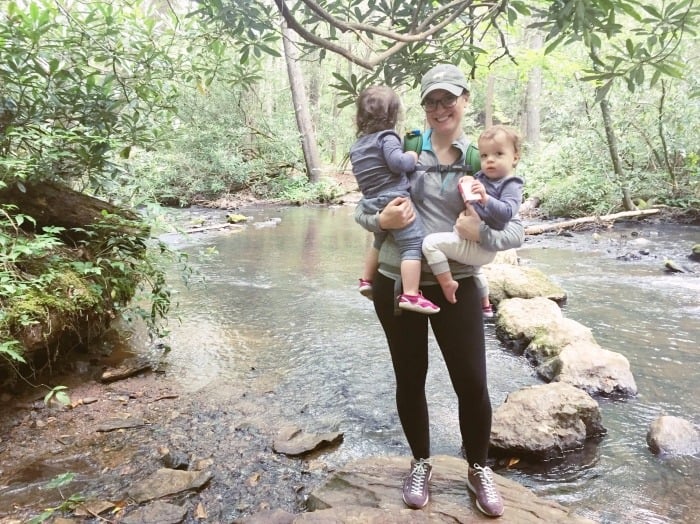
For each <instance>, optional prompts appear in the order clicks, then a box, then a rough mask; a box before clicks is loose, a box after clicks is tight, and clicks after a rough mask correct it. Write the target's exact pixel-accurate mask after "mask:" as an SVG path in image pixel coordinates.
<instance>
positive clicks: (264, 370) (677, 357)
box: [163, 207, 700, 523]
mask: <svg viewBox="0 0 700 524" xmlns="http://www.w3.org/2000/svg"><path fill="white" fill-rule="evenodd" d="M179 213H180V214H179V216H178V220H180V221H181V220H182V219H183V215H184V217H185V218H189V219H192V220H195V219H197V220H199V219H206V220H212V219H213V220H214V221H222V220H223V213H221V214H217V213H215V212H212V211H211V210H197V209H192V210H187V211H183V212H179ZM245 213H246V215H250V217H251V220H250V221H249V223H248V225H247V226H245V227H243V228H236V229H231V230H225V231H221V232H216V233H212V232H207V233H199V234H190V235H178V234H169V235H166V236H164V237H163V238H164V240H166V242H167V243H168V244H169V245H170V246H171V247H172V248H174V249H176V250H179V251H183V252H186V253H188V254H189V255H190V257H191V264H192V267H193V268H195V269H196V270H197V274H198V275H199V276H200V277H202V278H203V280H204V281H203V282H200V283H195V284H194V285H191V286H189V287H187V288H186V287H181V288H180V289H179V292H178V294H177V301H178V302H179V309H178V311H177V313H178V315H179V316H180V318H181V322H180V323H179V324H177V325H176V324H175V323H173V326H172V333H171V335H170V340H169V342H170V344H171V346H172V350H171V352H170V353H169V354H168V356H167V375H168V377H169V380H175V381H177V382H178V383H179V385H180V386H182V387H184V388H185V389H187V390H189V391H192V392H195V391H198V390H201V389H202V388H205V387H207V386H208V385H211V384H214V383H223V384H225V383H237V382H242V381H244V380H245V379H246V377H248V376H249V375H250V374H251V373H254V374H256V375H257V376H259V377H265V384H266V385H267V388H268V392H274V395H272V394H265V395H264V400H263V401H262V402H264V403H268V406H269V403H274V405H275V409H274V411H275V412H277V411H279V412H281V413H283V414H284V415H285V416H286V417H288V421H290V422H294V423H297V424H298V425H300V426H301V427H304V428H307V429H308V430H310V431H327V430H337V431H342V432H343V433H344V435H345V439H344V442H343V444H342V445H341V446H340V447H339V448H338V449H336V450H334V451H332V452H330V453H328V454H326V455H324V457H323V460H324V461H325V462H328V463H330V464H331V465H333V464H335V465H340V464H343V463H344V462H347V461H350V460H353V459H355V458H360V457H366V456H371V455H387V454H403V455H408V454H409V452H408V447H407V445H406V443H405V440H404V438H403V434H402V431H401V429H400V424H399V421H398V417H397V415H396V410H395V406H394V401H393V399H394V391H393V388H394V384H393V374H392V371H391V363H390V360H389V354H388V350H387V348H386V343H385V339H384V336H383V333H382V331H381V329H380V327H379V325H378V322H377V321H376V318H375V316H374V312H373V309H372V307H371V303H370V302H369V301H368V300H367V299H365V298H364V297H362V296H361V295H360V294H359V293H358V292H357V290H356V282H357V277H358V276H359V274H360V270H361V266H362V259H363V254H364V252H365V250H366V249H367V247H368V246H369V245H370V243H371V236H370V235H369V234H368V233H366V232H365V231H364V230H362V229H361V228H360V227H359V226H358V225H356V224H355V222H354V220H353V217H352V214H353V208H352V207H331V208H313V207H299V208H273V207H266V208H259V209H258V208H256V209H252V210H247V211H246V212H245ZM698 242H700V227H698V226H684V225H671V224H663V223H656V222H653V221H646V222H642V223H626V224H617V225H615V227H614V228H611V229H609V230H600V231H598V232H597V233H596V234H595V235H593V232H592V231H587V232H578V233H576V232H574V233H573V234H572V235H571V236H555V235H539V236H536V237H535V236H533V237H528V239H527V241H526V243H525V245H524V246H523V248H522V249H520V250H519V255H520V258H521V261H522V263H523V264H527V265H529V266H532V267H535V268H538V269H540V270H542V271H544V272H545V273H546V274H547V275H548V276H549V277H550V278H551V279H552V280H554V281H555V282H556V283H558V284H559V285H561V286H562V287H563V288H564V289H565V290H566V292H567V294H568V302H567V304H566V305H565V306H564V310H563V312H564V315H565V316H566V317H569V318H572V319H574V320H576V321H578V322H580V323H581V324H583V325H585V326H588V327H589V328H591V329H592V331H593V334H594V336H595V338H596V340H597V341H598V343H599V344H600V345H601V346H602V347H603V348H605V349H609V350H611V351H615V352H619V353H621V354H623V355H624V356H626V357H627V358H628V359H629V361H630V365H631V369H632V372H633V375H634V377H635V380H636V382H637V386H638V389H639V394H638V396H637V397H635V398H631V399H627V400H610V399H598V401H599V403H600V405H601V411H602V418H603V424H604V426H605V427H606V428H607V430H608V433H607V435H606V436H605V437H603V438H602V439H600V440H599V441H596V442H591V443H589V444H588V445H587V446H586V447H585V448H584V449H583V450H580V451H577V452H574V453H571V454H569V455H568V456H567V457H565V458H564V459H563V460H555V461H550V462H548V463H544V464H543V463H540V464H532V463H527V462H525V461H521V462H519V463H517V464H514V465H512V466H511V467H508V468H506V467H498V466H496V467H495V470H496V472H497V473H499V474H500V475H503V476H506V477H509V478H511V479H513V480H516V481H518V482H520V483H521V484H523V485H525V486H527V487H528V488H530V489H532V490H533V491H534V492H536V493H537V494H538V495H541V496H544V497H547V498H550V499H553V500H556V501H558V502H560V503H562V504H564V505H566V506H568V507H571V508H572V509H573V510H575V511H576V512H577V513H578V514H581V515H583V516H587V517H589V518H593V519H595V520H597V521H599V522H625V523H627V522H643V523H671V522H691V521H693V520H692V519H693V518H695V517H696V515H698V514H700V502H699V501H698V496H697V494H698V493H699V492H700V490H699V488H700V468H699V467H698V466H699V464H698V458H697V457H676V458H659V457H656V456H654V455H652V454H651V452H650V451H649V450H648V448H647V445H646V440H645V439H646V432H647V429H648V426H649V424H650V422H651V421H652V420H653V419H654V418H656V417H657V416H658V415H660V414H662V413H665V414H669V415H677V416H680V417H684V418H686V419H689V420H691V421H693V422H696V423H697V422H698V420H697V417H698V413H700V395H698V385H697V384H698V378H699V377H698V369H700V351H698V341H699V340H700V322H699V321H698V320H699V319H700V278H699V275H700V264H697V263H693V262H690V261H688V260H687V259H686V255H687V254H688V253H690V248H691V246H692V245H693V244H695V243H698ZM202 253H208V254H207V255H206V256H198V254H202ZM640 253H644V254H640ZM624 255H628V256H627V257H626V259H624V260H623V259H620V258H619V257H622V256H624ZM667 258H669V259H673V260H675V261H676V262H678V263H681V264H684V265H686V266H688V267H690V268H691V269H693V270H694V271H695V272H694V273H675V274H673V273H666V272H664V270H663V264H664V260H665V259H667ZM486 331H487V357H488V378H489V387H490V393H491V398H492V403H493V405H494V408H496V407H497V406H499V405H500V404H501V403H502V402H503V401H504V400H505V398H506V396H507V395H508V393H509V392H511V391H515V390H517V389H519V388H521V387H524V386H528V385H533V384H539V383H541V380H540V379H539V378H538V377H537V375H536V373H535V372H534V369H533V368H532V367H531V365H530V364H529V363H528V362H527V361H526V360H525V359H524V357H520V356H516V355H514V354H512V353H510V352H509V351H507V350H506V349H505V348H504V347H503V346H502V345H501V344H500V343H499V341H498V340H497V339H496V337H495V336H494V329H493V325H492V324H488V325H487V330H486ZM428 400H429V408H430V414H431V438H432V446H433V454H449V455H456V454H458V452H459V447H460V438H459V431H458V425H457V420H456V407H455V398H454V394H453V391H452V389H451V386H450V383H449V380H448V379H447V375H446V370H445V367H444V364H443V362H442V360H441V357H440V355H439V350H438V349H437V346H436V344H435V342H434V340H431V353H430V372H429V377H428ZM264 403H261V404H260V409H261V410H263V411H264V410H266V409H267V408H266V407H265V404H264ZM398 489H399V488H398V487H397V490H398Z"/></svg>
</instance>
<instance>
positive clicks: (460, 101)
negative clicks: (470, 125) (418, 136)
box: [422, 89, 469, 138]
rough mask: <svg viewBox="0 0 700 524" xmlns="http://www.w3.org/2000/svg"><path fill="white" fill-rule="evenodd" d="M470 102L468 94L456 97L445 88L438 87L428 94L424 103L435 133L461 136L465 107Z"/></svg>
mask: <svg viewBox="0 0 700 524" xmlns="http://www.w3.org/2000/svg"><path fill="white" fill-rule="evenodd" d="M468 103H469V96H468V95H461V96H458V97H455V95H453V94H452V93H450V92H449V91H445V90H444V89H436V90H435V91H433V92H431V93H430V94H429V95H428V96H426V97H425V98H424V99H423V102H422V105H423V109H424V111H425V116H426V119H427V120H428V127H430V128H431V129H432V130H433V134H438V135H444V136H449V137H451V138H457V137H459V136H460V135H461V134H462V118H463V116H464V109H465V108H466V107H467V104H468Z"/></svg>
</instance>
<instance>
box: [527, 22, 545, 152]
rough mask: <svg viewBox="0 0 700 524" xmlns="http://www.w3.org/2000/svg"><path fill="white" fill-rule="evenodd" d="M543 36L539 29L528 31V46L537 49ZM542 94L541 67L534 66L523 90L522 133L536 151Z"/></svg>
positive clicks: (538, 140) (538, 143)
mask: <svg viewBox="0 0 700 524" xmlns="http://www.w3.org/2000/svg"><path fill="white" fill-rule="evenodd" d="M542 41H543V36H542V33H540V32H539V31H536V30H535V31H533V32H532V33H530V38H529V48H530V49H531V50H533V51H538V50H539V49H541V48H542ZM541 95H542V68H541V67H540V66H535V67H533V68H532V69H530V71H529V72H528V75H527V89H526V92H525V119H524V121H523V125H522V131H523V135H524V136H525V140H526V141H527V143H528V145H529V146H530V147H531V148H532V149H533V150H534V151H537V150H538V149H539V147H540V97H541Z"/></svg>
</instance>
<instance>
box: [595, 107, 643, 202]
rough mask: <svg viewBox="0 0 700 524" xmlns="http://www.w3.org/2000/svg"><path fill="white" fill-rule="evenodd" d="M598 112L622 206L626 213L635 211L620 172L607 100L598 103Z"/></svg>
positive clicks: (615, 137) (620, 166)
mask: <svg viewBox="0 0 700 524" xmlns="http://www.w3.org/2000/svg"><path fill="white" fill-rule="evenodd" d="M600 111H601V113H602V115H603V126H604V127H605V137H606V139H607V142H608V151H609V152H610V159H611V160H612V164H613V170H614V172H615V176H616V177H617V180H618V182H619V184H620V188H621V190H622V206H623V207H624V208H625V209H626V210H627V211H631V210H633V209H637V206H635V205H634V202H632V198H631V197H630V192H629V188H628V187H627V180H626V179H625V174H624V172H623V171H622V164H621V162H620V153H619V151H618V149H617V136H616V135H615V130H614V129H613V124H612V117H611V114H610V103H609V102H608V100H607V98H603V99H602V100H601V101H600Z"/></svg>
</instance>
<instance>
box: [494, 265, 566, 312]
mask: <svg viewBox="0 0 700 524" xmlns="http://www.w3.org/2000/svg"><path fill="white" fill-rule="evenodd" d="M483 271H484V274H485V275H486V279H487V280H488V283H489V297H490V298H491V302H493V303H494V304H496V305H498V304H500V303H501V302H502V301H503V300H506V299H508V298H535V297H544V298H547V299H550V300H552V301H554V302H556V303H557V304H559V305H563V304H564V303H566V291H564V290H563V289H562V288H561V287H560V286H558V285H557V284H555V283H554V282H552V280H551V279H549V278H548V277H547V275H545V274H544V273H543V272H542V271H540V270H539V269H536V268H532V267H524V266H518V265H513V264H495V263H491V264H488V265H486V266H484V267H483Z"/></svg>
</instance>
